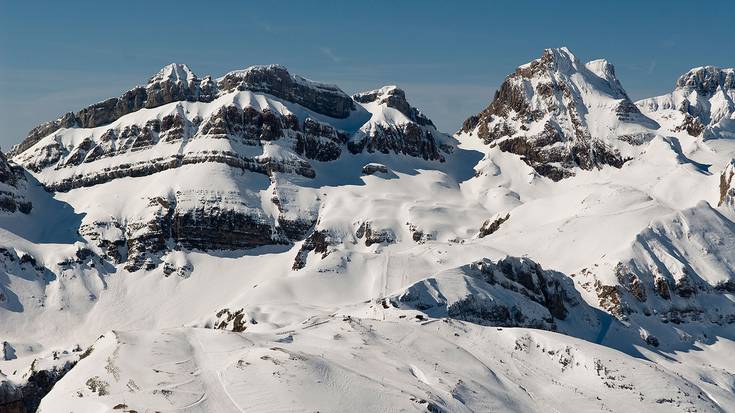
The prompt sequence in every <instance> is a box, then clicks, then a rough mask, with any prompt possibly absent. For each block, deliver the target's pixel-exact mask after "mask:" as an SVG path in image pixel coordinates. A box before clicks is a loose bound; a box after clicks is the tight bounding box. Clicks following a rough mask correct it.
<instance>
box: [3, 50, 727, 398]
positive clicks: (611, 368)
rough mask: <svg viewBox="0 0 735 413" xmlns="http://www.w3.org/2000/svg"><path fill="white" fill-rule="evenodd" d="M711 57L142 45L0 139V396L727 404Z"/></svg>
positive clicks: (722, 82) (723, 74)
mask: <svg viewBox="0 0 735 413" xmlns="http://www.w3.org/2000/svg"><path fill="white" fill-rule="evenodd" d="M733 73H735V72H734V71H733V69H724V68H716V67H712V66H705V67H700V68H695V69H692V70H691V71H689V72H688V73H686V74H684V75H682V76H681V78H680V79H679V80H678V81H677V82H676V84H675V85H674V88H673V91H672V92H671V93H669V94H666V95H663V96H658V97H652V98H648V99H643V100H640V101H638V102H633V101H632V100H631V99H630V97H629V95H628V93H627V92H626V90H625V89H624V87H623V85H622V83H621V81H620V80H619V79H618V77H617V75H616V73H615V69H614V66H613V65H612V64H611V63H610V62H608V61H606V60H603V59H598V60H592V61H589V62H587V63H583V61H582V60H580V59H579V58H577V57H576V56H575V55H574V54H573V53H572V52H571V51H570V50H569V49H567V48H554V49H547V50H544V51H542V52H541V55H540V57H539V58H538V59H535V60H533V61H531V62H529V63H526V64H522V65H520V66H518V68H517V69H516V70H515V71H514V72H513V73H511V74H510V75H508V76H507V77H506V78H505V80H504V81H503V82H502V84H500V85H499V88H498V90H497V92H496V93H495V94H494V96H488V101H489V104H488V105H487V107H486V108H485V109H483V110H481V111H480V112H479V113H477V114H476V115H470V114H468V116H469V117H468V118H467V120H466V121H465V122H464V125H463V126H462V128H461V129H460V130H459V131H457V132H456V133H453V134H447V133H444V132H441V131H439V130H438V129H437V127H436V126H435V123H434V122H433V121H432V120H431V119H430V118H429V116H428V115H427V114H425V113H423V112H422V111H421V110H420V109H419V108H417V107H416V106H414V105H413V104H412V103H410V99H409V98H410V97H411V89H410V88H407V89H405V90H404V89H402V88H400V87H398V86H392V85H391V86H383V87H379V88H376V89H374V90H370V91H367V92H362V93H355V94H352V95H350V94H348V93H346V92H345V91H343V90H342V89H341V88H340V87H339V86H336V85H332V84H328V83H321V82H316V81H313V80H309V79H307V78H305V77H301V76H298V75H296V74H293V73H291V72H290V71H289V70H288V69H286V68H285V67H283V66H280V65H267V66H251V67H247V68H245V69H242V70H235V71H232V72H229V73H225V74H224V75H222V76H220V77H213V76H199V75H197V74H195V73H194V71H193V70H192V69H190V68H189V66H187V65H183V64H170V65H167V66H165V67H164V68H162V69H161V70H160V71H159V72H157V73H155V74H154V75H153V76H152V77H150V79H149V80H148V81H147V83H146V84H145V85H144V86H136V87H133V88H131V89H129V90H128V91H125V92H123V93H122V94H120V96H119V97H113V98H110V99H107V100H104V101H102V102H99V103H95V104H92V105H90V106H87V107H85V108H82V109H78V110H76V111H71V112H67V113H65V114H63V115H62V116H60V117H59V118H58V119H56V120H53V121H51V122H47V123H43V124H41V125H39V126H37V127H35V128H33V129H32V130H31V131H30V132H29V133H28V135H27V136H26V137H19V139H18V141H19V142H20V143H19V144H17V145H16V146H14V147H13V148H12V149H11V150H10V151H9V152H8V154H7V156H6V155H3V154H0V342H2V353H1V354H2V357H0V411H2V412H5V411H8V412H32V411H41V412H55V411H64V412H66V411H75V412H87V411H89V412H93V411H94V412H96V411H126V412H144V411H171V410H176V411H185V412H240V411H430V412H484V411H524V412H525V411H569V410H570V409H572V407H570V406H573V410H574V411H614V412H627V411H660V412H671V411H682V412H695V411H696V412H710V411H712V412H716V411H733V410H735V396H733V391H732V382H733V380H732V378H733V377H734V376H733V375H735V361H733V360H732V358H731V357H727V355H728V354H730V353H731V352H732V351H734V350H735V304H733V300H732V297H733V293H735V279H734V278H733V277H734V276H735V160H733V153H735V140H734V139H731V138H732V137H734V136H735V127H734V125H735V118H734V117H733V116H734V115H733V113H735V109H734V108H735V105H733V101H735V95H733V90H734V87H733V82H734V80H733ZM376 86H377V85H376ZM69 109H74V108H69ZM477 109H480V108H477ZM375 395H380V397H375Z"/></svg>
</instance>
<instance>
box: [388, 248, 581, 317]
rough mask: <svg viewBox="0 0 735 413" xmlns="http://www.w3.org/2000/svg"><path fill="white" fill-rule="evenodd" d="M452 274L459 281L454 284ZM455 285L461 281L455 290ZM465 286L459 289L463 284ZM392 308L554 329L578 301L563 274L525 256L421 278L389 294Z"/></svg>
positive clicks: (485, 262) (576, 294) (487, 262)
mask: <svg viewBox="0 0 735 413" xmlns="http://www.w3.org/2000/svg"><path fill="white" fill-rule="evenodd" d="M456 277H463V278H464V282H462V283H460V284H457V283H456V281H455V279H456ZM458 285H466V288H467V291H465V290H464V289H462V290H456V288H458V287H457V286H458ZM463 288H464V287H463ZM390 300H391V302H392V303H393V304H394V305H395V306H397V307H401V308H404V307H407V308H415V309H417V310H420V311H423V312H425V313H427V314H428V315H430V316H433V317H446V316H448V317H451V318H456V319H459V320H465V321H469V322H473V323H477V324H482V325H493V326H508V327H511V326H523V327H534V328H543V329H548V330H556V328H557V326H556V323H555V321H554V320H564V319H565V318H566V317H567V314H568V312H569V309H570V308H571V307H574V306H577V305H579V304H580V303H581V299H580V297H579V295H578V293H577V292H576V290H575V289H574V287H573V285H572V284H571V281H570V280H569V278H568V277H565V276H563V274H561V273H557V272H555V271H548V270H544V269H543V268H541V266H540V265H538V264H537V263H535V262H533V261H531V260H529V259H527V258H517V257H506V258H504V259H502V260H499V261H496V262H494V261H491V260H489V259H483V260H481V261H477V262H474V263H472V264H470V265H466V266H463V267H460V268H459V269H457V270H450V271H448V272H446V273H440V274H438V275H436V276H434V277H431V278H428V279H426V280H424V281H420V282H418V283H416V284H414V285H413V286H411V287H409V288H408V289H407V290H406V291H405V292H403V293H400V294H398V295H396V296H393V297H391V298H390Z"/></svg>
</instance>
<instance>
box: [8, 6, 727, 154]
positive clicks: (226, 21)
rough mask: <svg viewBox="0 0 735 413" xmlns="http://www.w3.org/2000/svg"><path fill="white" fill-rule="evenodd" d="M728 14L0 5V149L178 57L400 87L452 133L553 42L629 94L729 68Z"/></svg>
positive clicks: (617, 9) (650, 9) (206, 70)
mask: <svg viewBox="0 0 735 413" xmlns="http://www.w3.org/2000/svg"><path fill="white" fill-rule="evenodd" d="M733 16H735V1H733V0H726V1H717V0H713V1H708V2H693V1H660V2H658V1H648V2H647V1H616V2H591V1H551V0H549V1H543V2H542V1H524V0H514V1H498V2H492V3H491V2H480V1H477V2H474V1H473V2H470V1H468V2H459V1H457V2H449V1H421V2H419V1H397V0H393V1H368V0H363V1H360V2H357V1H335V2H328V1H321V2H317V1H298V2H297V1H294V2H291V1H279V2H268V1H262V0H261V1H257V2H249V1H232V2H193V1H163V0H159V1H132V0H127V1H123V2H106V1H53V2H51V1H49V2H44V1H11V0H0V146H1V147H2V148H3V149H4V150H7V149H8V148H9V146H11V145H12V144H14V143H17V142H18V141H20V140H21V139H22V138H23V137H24V136H25V134H26V133H27V131H28V130H29V129H30V128H32V127H33V126H35V125H36V124H38V123H40V122H42V121H46V120H51V119H54V118H56V117H58V116H59V115H60V114H62V113H64V112H66V111H70V110H77V109H79V108H81V107H83V106H86V105H88V104H91V103H94V102H97V101H99V100H102V99H105V98H108V97H111V96H117V95H119V94H120V93H121V92H123V91H124V90H127V89H129V88H130V87H132V86H134V85H136V84H141V83H145V82H146V80H147V79H148V77H150V76H151V75H153V74H154V73H155V72H157V71H158V69H160V67H162V66H163V65H165V64H167V63H170V62H180V63H187V64H188V65H189V66H190V67H191V68H192V69H193V70H194V71H195V72H196V73H197V74H199V75H200V76H201V75H205V74H212V75H215V76H219V75H221V74H223V73H225V72H227V71H230V70H234V69H238V68H243V67H247V66H250V65H253V64H267V63H280V64H283V65H285V66H286V67H288V68H289V70H290V71H291V72H292V73H296V74H300V75H302V76H304V77H308V78H311V79H314V80H320V81H325V82H330V83H336V84H338V85H339V86H340V87H342V89H344V90H345V91H346V92H348V93H354V92H357V91H361V90H366V89H373V88H376V87H379V86H382V85H384V84H398V85H399V86H401V87H403V88H404V89H405V90H406V93H407V95H408V98H409V100H410V101H411V103H413V104H414V105H416V106H418V107H419V108H420V109H422V110H423V111H424V112H425V113H427V115H428V116H429V117H431V118H432V119H433V120H434V121H435V123H436V124H437V125H438V126H439V128H440V129H442V130H444V131H448V132H453V131H454V130H456V129H457V128H458V127H459V126H460V124H461V122H462V121H463V120H464V119H465V118H466V117H467V116H469V115H471V114H473V113H476V112H478V111H479V110H481V109H482V108H483V107H484V106H485V105H486V104H487V103H488V102H489V100H490V98H491V97H492V94H493V93H494V91H495V89H496V88H497V87H498V86H499V85H500V83H501V82H502V80H503V78H504V77H505V76H506V75H507V74H509V73H510V72H512V71H513V70H514V69H515V67H517V66H518V65H520V64H522V63H525V62H528V61H529V60H531V59H534V58H536V57H538V56H539V55H540V54H541V51H542V50H543V49H544V48H546V47H559V46H568V47H569V48H570V49H571V50H572V51H573V52H574V53H575V54H576V55H577V56H578V57H579V58H580V59H581V60H584V61H588V60H592V59H596V58H606V59H608V60H609V61H611V62H612V63H613V64H614V65H615V67H616V70H617V74H618V77H619V78H620V80H621V82H622V84H623V86H624V87H625V88H626V90H627V91H628V93H629V94H630V95H631V97H632V98H634V99H637V98H642V97H646V96H652V95H657V94H662V93H665V92H667V91H669V90H671V88H672V87H673V84H674V82H675V80H676V78H677V77H678V76H679V75H680V74H682V73H683V72H685V71H687V70H688V69H689V68H691V67H695V66H702V65H707V64H711V65H718V66H728V67H732V66H735V52H734V51H733V44H734V43H735V24H733Z"/></svg>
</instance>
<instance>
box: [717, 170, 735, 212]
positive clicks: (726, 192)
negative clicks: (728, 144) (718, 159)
mask: <svg viewBox="0 0 735 413" xmlns="http://www.w3.org/2000/svg"><path fill="white" fill-rule="evenodd" d="M733 177H735V159H733V160H731V161H730V163H729V164H728V165H727V167H726V168H725V170H724V171H722V174H721V175H720V202H719V203H718V204H717V205H718V206H723V205H725V206H729V207H731V208H735V180H733Z"/></svg>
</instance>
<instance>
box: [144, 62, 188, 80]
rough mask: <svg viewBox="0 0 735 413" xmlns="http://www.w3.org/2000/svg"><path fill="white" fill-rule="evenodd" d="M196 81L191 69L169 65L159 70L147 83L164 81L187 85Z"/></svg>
mask: <svg viewBox="0 0 735 413" xmlns="http://www.w3.org/2000/svg"><path fill="white" fill-rule="evenodd" d="M196 79H197V76H196V75H195V74H194V72H193V71H192V70H191V69H189V66H187V65H185V64H181V63H170V64H168V65H166V66H164V67H163V68H161V70H159V71H158V73H156V74H155V75H154V76H153V77H151V79H150V80H149V81H148V83H149V84H150V83H156V82H161V81H165V80H170V81H174V82H184V83H188V82H190V81H194V80H196Z"/></svg>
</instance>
